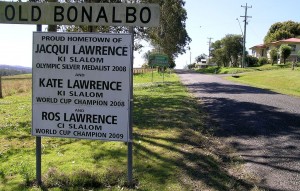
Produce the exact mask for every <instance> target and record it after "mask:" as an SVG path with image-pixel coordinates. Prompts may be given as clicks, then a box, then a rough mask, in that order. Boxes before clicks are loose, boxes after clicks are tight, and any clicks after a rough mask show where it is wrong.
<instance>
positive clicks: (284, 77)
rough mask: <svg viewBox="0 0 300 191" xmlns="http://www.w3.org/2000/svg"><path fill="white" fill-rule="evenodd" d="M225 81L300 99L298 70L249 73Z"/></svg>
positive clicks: (229, 77)
mask: <svg viewBox="0 0 300 191" xmlns="http://www.w3.org/2000/svg"><path fill="white" fill-rule="evenodd" d="M226 79H228V80H231V81H235V82H239V83H244V84H248V85H251V86H254V87H259V88H264V89H269V90H272V91H274V92H278V93H282V94H287V95H293V96H297V97H300V80H299V79H300V68H296V69H295V70H291V69H281V70H268V71H261V72H250V73H244V74H239V75H238V78H237V77H235V78H234V77H231V76H228V77H226Z"/></svg>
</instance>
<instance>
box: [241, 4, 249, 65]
mask: <svg viewBox="0 0 300 191" xmlns="http://www.w3.org/2000/svg"><path fill="white" fill-rule="evenodd" d="M241 7H243V8H245V16H241V17H244V18H245V19H244V38H243V58H242V68H245V61H246V59H245V57H246V30H247V24H248V22H247V19H248V18H252V17H251V16H247V10H248V8H252V5H251V6H250V7H249V6H248V5H247V3H246V6H243V5H241Z"/></svg>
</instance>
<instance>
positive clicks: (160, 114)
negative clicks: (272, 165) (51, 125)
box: [0, 72, 258, 191]
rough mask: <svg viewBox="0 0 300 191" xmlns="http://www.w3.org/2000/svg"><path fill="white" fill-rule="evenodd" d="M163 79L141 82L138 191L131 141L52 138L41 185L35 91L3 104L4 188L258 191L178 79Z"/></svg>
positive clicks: (0, 158) (146, 77) (0, 173)
mask: <svg viewBox="0 0 300 191" xmlns="http://www.w3.org/2000/svg"><path fill="white" fill-rule="evenodd" d="M164 77H165V79H164V83H162V78H163V76H162V74H161V73H157V72H155V73H154V80H153V82H152V74H151V73H147V74H139V75H135V76H134V96H135V98H134V152H133V154H134V169H133V173H134V186H133V187H132V188H129V187H128V185H127V179H126V173H127V169H126V155H127V153H126V152H127V146H126V144H125V143H122V142H104V141H91V140H80V139H62V138H47V137H43V139H42V179H43V183H44V185H43V188H38V187H36V185H35V181H34V180H35V138H34V137H32V136H31V134H30V131H31V91H23V92H18V93H15V94H12V95H7V96H5V97H4V98H3V99H0V116H1V118H0V142H1V145H0V164H1V165H0V190H16V191H18V190H145V191H146V190H149V191H150V190H172V191H174V190H175V191H176V190H178V191H182V190H225V191H226V190H228V191H229V190H258V188H257V187H256V186H254V184H253V182H254V181H255V179H254V178H253V177H252V176H248V175H247V173H245V172H244V171H243V168H242V161H240V159H239V158H238V157H236V156H232V155H231V151H232V150H231V148H228V147H226V146H225V145H224V144H222V143H221V142H219V140H218V139H217V138H215V137H213V124H211V123H209V116H207V114H206V113H205V112H203V111H202V110H201V108H199V104H198V103H197V101H196V100H195V99H194V98H192V97H191V96H190V95H189V94H188V92H187V91H186V89H185V88H184V87H183V86H182V85H181V83H180V82H179V80H178V77H177V76H176V75H175V74H172V73H171V74H170V73H167V74H165V76H164ZM14 80H15V81H18V79H17V78H14ZM5 82H7V81H4V83H5ZM10 83H12V81H10ZM29 84H31V83H29ZM14 88H17V87H14ZM27 88H29V89H31V86H30V85H28V87H27ZM16 92H17V91H16Z"/></svg>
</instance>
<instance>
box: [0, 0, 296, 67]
mask: <svg viewBox="0 0 300 191" xmlns="http://www.w3.org/2000/svg"><path fill="white" fill-rule="evenodd" d="M246 3H247V4H248V6H251V5H252V8H249V9H248V15H249V16H252V18H249V19H248V21H249V24H248V25H247V41H246V47H247V50H248V48H250V47H252V46H254V45H257V44H261V43H262V42H263V38H264V36H265V35H266V34H267V32H268V29H269V28H270V26H271V25H272V24H274V23H275V22H283V21H288V20H292V21H296V22H300V12H299V7H300V1H299V0H287V1H282V0H248V1H241V0H226V1H225V0H187V1H186V5H185V9H186V10H187V14H188V15H187V16H188V19H187V21H186V29H187V32H188V34H189V36H190V37H191V38H192V42H191V43H190V47H191V51H187V53H186V54H183V55H180V56H179V57H178V58H177V59H176V65H177V68H183V67H184V66H185V65H186V64H189V62H190V53H191V58H192V62H193V61H194V60H195V57H196V56H198V55H200V54H202V53H205V54H208V38H209V37H211V38H212V42H214V41H216V40H220V39H222V38H223V37H224V36H225V35H226V34H241V29H240V26H239V23H238V21H237V20H236V18H238V19H239V21H240V24H241V27H242V29H243V25H244V23H243V18H242V17H240V16H242V15H244V13H245V9H244V8H242V7H241V5H243V6H245V5H246ZM35 30H36V26H34V25H11V24H9V25H8V24H0V34H1V35H0V50H1V51H0V64H9V65H22V66H31V56H32V32H33V31H35ZM145 51H146V49H145V50H144V51H142V53H141V54H143V52H145ZM143 62H144V61H143V59H142V58H141V56H140V55H139V54H137V53H136V54H135V67H138V66H141V65H142V64H143Z"/></svg>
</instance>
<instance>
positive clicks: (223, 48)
mask: <svg viewBox="0 0 300 191" xmlns="http://www.w3.org/2000/svg"><path fill="white" fill-rule="evenodd" d="M242 42H243V38H242V36H241V35H233V34H229V35H226V36H225V37H224V38H222V39H221V40H218V41H216V42H214V43H212V61H213V62H216V63H217V64H218V65H219V66H220V65H223V66H224V67H228V66H233V67H237V66H238V65H239V63H238V60H239V57H240V56H241V55H242V51H243V44H242Z"/></svg>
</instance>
